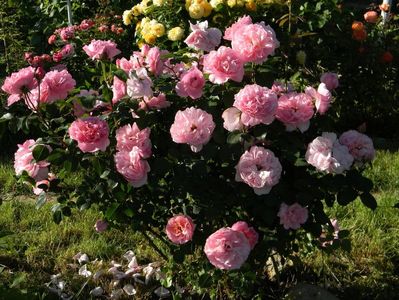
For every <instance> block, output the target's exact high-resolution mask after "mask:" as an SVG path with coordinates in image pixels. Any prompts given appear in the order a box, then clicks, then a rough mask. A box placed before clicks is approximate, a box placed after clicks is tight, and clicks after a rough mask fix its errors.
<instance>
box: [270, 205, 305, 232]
mask: <svg viewBox="0 0 399 300" xmlns="http://www.w3.org/2000/svg"><path fill="white" fill-rule="evenodd" d="M277 216H279V217H280V224H281V225H283V226H284V229H287V230H288V229H298V228H299V227H301V225H302V224H305V222H306V220H307V219H308V209H307V208H306V207H302V206H300V205H299V204H298V203H295V204H292V205H289V206H288V205H287V204H285V203H282V204H281V206H280V210H279V212H278V214H277Z"/></svg>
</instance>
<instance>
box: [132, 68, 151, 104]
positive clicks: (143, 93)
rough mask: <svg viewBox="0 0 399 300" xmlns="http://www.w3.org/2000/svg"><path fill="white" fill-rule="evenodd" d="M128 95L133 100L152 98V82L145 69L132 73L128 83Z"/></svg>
mask: <svg viewBox="0 0 399 300" xmlns="http://www.w3.org/2000/svg"><path fill="white" fill-rule="evenodd" d="M126 85H127V94H128V95H129V97H131V98H132V99H139V98H144V97H148V98H150V97H152V80H151V78H150V77H148V74H147V71H146V69H145V68H140V69H138V70H135V71H134V72H131V73H130V77H129V79H128V80H127V82H126Z"/></svg>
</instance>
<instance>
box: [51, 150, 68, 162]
mask: <svg viewBox="0 0 399 300" xmlns="http://www.w3.org/2000/svg"><path fill="white" fill-rule="evenodd" d="M65 155H66V152H65V150H63V149H54V150H53V151H52V152H51V153H50V155H49V156H48V157H47V159H46V160H47V161H48V162H51V163H56V164H57V163H60V162H61V161H62V160H63V159H62V158H63V157H64V156H65Z"/></svg>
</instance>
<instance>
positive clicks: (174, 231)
mask: <svg viewBox="0 0 399 300" xmlns="http://www.w3.org/2000/svg"><path fill="white" fill-rule="evenodd" d="M194 229H195V225H194V222H193V220H192V219H191V218H190V217H189V216H185V215H177V216H174V217H172V218H170V219H169V220H168V224H166V235H167V236H168V238H169V240H171V241H172V243H174V244H178V245H181V244H185V243H187V242H189V241H191V240H192V238H193V234H194Z"/></svg>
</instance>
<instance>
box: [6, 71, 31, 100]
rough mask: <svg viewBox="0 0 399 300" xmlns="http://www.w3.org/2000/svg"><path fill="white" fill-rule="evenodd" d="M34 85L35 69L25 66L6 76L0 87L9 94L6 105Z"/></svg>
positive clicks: (19, 97)
mask: <svg viewBox="0 0 399 300" xmlns="http://www.w3.org/2000/svg"><path fill="white" fill-rule="evenodd" d="M35 87H37V80H36V79H35V69H34V68H32V67H27V68H23V69H21V70H19V71H18V72H14V73H12V74H11V76H9V77H6V79H5V81H4V84H3V85H2V87H1V89H2V90H3V91H4V92H6V93H7V94H9V95H10V96H9V98H8V101H7V105H8V106H10V105H12V104H14V103H15V102H17V101H19V100H20V99H21V98H22V96H23V95H24V94H26V93H28V92H29V91H31V90H32V89H34V88H35Z"/></svg>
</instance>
